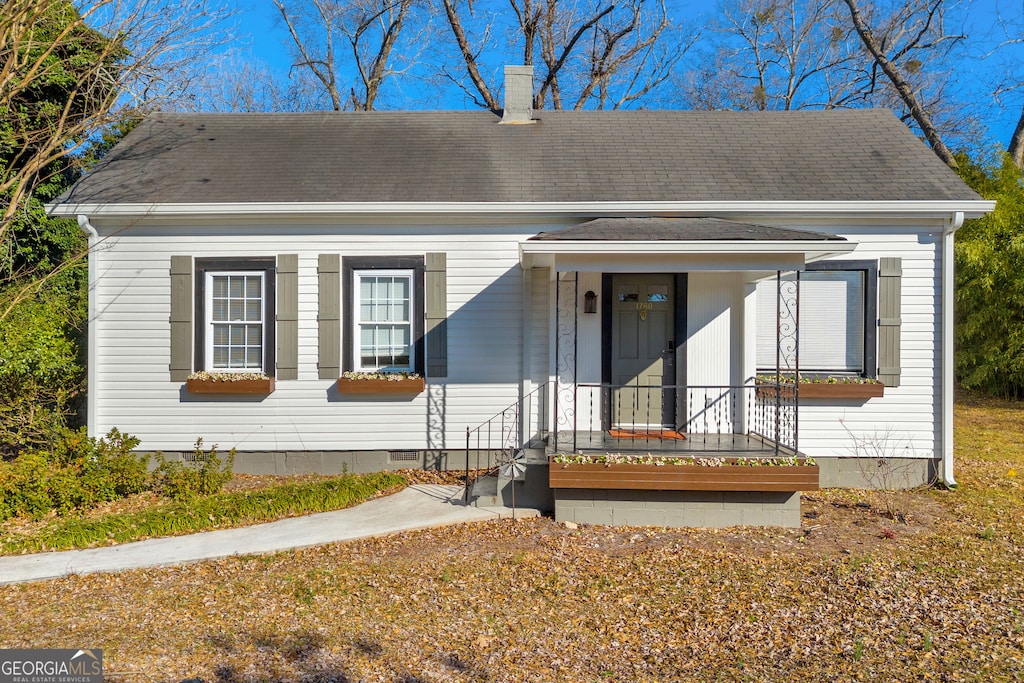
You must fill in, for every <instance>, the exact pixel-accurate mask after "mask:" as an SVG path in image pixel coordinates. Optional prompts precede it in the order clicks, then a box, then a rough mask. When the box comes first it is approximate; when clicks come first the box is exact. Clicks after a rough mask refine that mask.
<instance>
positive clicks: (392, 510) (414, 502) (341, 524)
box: [0, 484, 539, 584]
mask: <svg viewBox="0 0 1024 683" xmlns="http://www.w3.org/2000/svg"><path fill="white" fill-rule="evenodd" d="M462 491H463V489H462V487H461V486H444V485H435V484H418V485H415V486H410V487H408V488H405V489H403V490H401V491H399V492H398V493H396V494H395V495H393V496H387V497H386V498H377V499H375V500H371V501H369V502H366V503H363V504H362V505H357V506H355V507H351V508H347V509H345V510H337V511H335V512H321V513H318V514H315V515H307V516H305V517H292V518H290V519H282V520H279V521H277V522H269V523H267V524H257V525H254V526H247V527H240V528H238V529H223V530H220V531H206V532H202V533H196V534H190V535H188V536H175V537H173V538H155V539H152V540H148V541H137V542H135V543H125V544H123V545H117V546H110V547H107V548H92V549H89V550H68V551H63V552H54V553H39V554H35V555H14V556H10V557H0V584H5V583H21V582H25V581H39V580H42V579H54V578H58V577H61V576H68V575H70V574H91V573H94V572H114V571H120V570H124V569H141V568H144V567H164V566H168V565H175V564H184V563H187V562H197V561H199V560H209V559H214V558H218V557H229V556H231V555H250V554H258V553H273V552H278V551H281V550H291V549H293V548H305V547H308V546H313V545H320V544H324V543H336V542H338V541H348V540H352V539H355V538H365V537H368V536H384V535H387V534H393V533H396V532H399V531H409V530H411V529H425V528H428V527H436V526H444V525H447V524H459V523H462V522H478V521H484V520H489V519H500V518H508V517H511V516H512V509H511V508H478V507H466V506H465V505H463V504H462ZM515 514H516V517H517V518H524V517H536V516H537V515H538V514H539V512H538V511H537V510H531V509H523V508H517V509H516V511H515Z"/></svg>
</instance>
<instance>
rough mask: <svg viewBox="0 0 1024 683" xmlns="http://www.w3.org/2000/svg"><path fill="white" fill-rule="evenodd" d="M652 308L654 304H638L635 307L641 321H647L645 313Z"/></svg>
mask: <svg viewBox="0 0 1024 683" xmlns="http://www.w3.org/2000/svg"><path fill="white" fill-rule="evenodd" d="M652 308H654V304H652V303H645V302H638V303H637V305H636V310H638V311H640V319H641V320H647V311H649V310H651V309H652Z"/></svg>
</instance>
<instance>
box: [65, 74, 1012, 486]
mask: <svg viewBox="0 0 1024 683" xmlns="http://www.w3.org/2000/svg"><path fill="white" fill-rule="evenodd" d="M507 78H511V79H525V80H524V81H523V82H522V83H521V84H520V87H519V88H518V89H517V88H515V87H510V86H507V87H506V91H507V92H509V93H513V92H521V93H525V95H524V96H523V99H522V101H520V102H518V103H517V102H509V103H507V106H506V111H505V112H504V114H501V113H498V114H495V113H491V112H487V111H473V112H372V113H335V112H331V113H313V114H154V115H151V116H150V117H148V118H147V119H146V120H145V121H144V122H142V123H141V124H140V125H139V126H138V127H137V128H136V129H135V130H134V131H133V132H132V133H131V134H129V135H128V136H127V137H126V138H125V139H124V140H123V141H122V142H121V143H119V144H118V145H117V146H116V147H115V148H114V150H113V151H112V152H111V153H110V154H109V156H108V157H107V158H106V159H105V160H104V161H103V163H102V164H101V166H100V167H98V168H97V169H96V170H94V171H93V172H91V173H89V174H88V175H86V176H85V177H84V178H83V179H82V180H80V181H79V182H78V183H77V184H76V185H75V186H74V187H73V188H72V189H71V190H70V191H69V192H67V193H66V194H65V195H63V196H62V197H60V198H59V199H58V200H56V201H55V202H54V203H53V204H51V205H50V207H49V210H50V212H51V214H53V215H56V216H68V217H77V219H78V221H79V223H80V225H81V226H82V228H83V229H84V230H85V231H87V232H88V234H89V235H90V241H91V247H92V249H91V252H90V259H89V269H90V270H89V272H90V323H89V385H88V386H89V398H88V420H89V431H90V434H92V435H94V436H99V435H103V434H104V433H106V432H107V431H108V430H109V429H110V428H111V427H115V426H116V427H117V428H119V429H121V430H122V431H125V432H127V433H130V434H133V435H136V436H138V437H139V438H140V439H141V441H142V447H143V448H145V449H147V450H162V451H164V452H165V453H167V452H187V451H190V450H191V447H192V445H193V443H194V442H195V440H196V438H197V437H202V438H203V440H204V443H206V444H208V445H210V444H217V445H219V446H220V448H222V449H227V448H235V449H237V451H238V455H237V457H236V469H237V470H240V471H251V472H292V471H324V472H330V471H338V470H340V469H341V468H342V467H346V468H348V469H349V470H368V469H381V468H386V467H401V466H408V465H409V464H410V463H421V464H423V465H424V466H428V467H450V468H461V467H463V466H465V461H466V458H467V450H466V449H467V428H471V429H474V428H476V427H477V426H479V425H482V424H488V427H487V429H485V430H479V431H474V432H472V435H471V437H470V442H471V443H470V444H469V451H470V453H472V457H473V458H474V464H476V463H477V462H478V461H479V458H480V457H481V454H482V453H483V454H487V453H490V451H491V450H492V449H494V448H496V447H498V446H501V445H507V444H506V443H503V444H498V445H496V443H495V439H496V438H497V439H498V440H499V441H501V440H505V441H507V440H508V439H512V440H513V441H516V443H515V444H513V446H514V447H515V448H519V447H521V446H524V445H530V446H537V447H538V448H541V447H543V448H546V449H547V450H548V451H549V452H551V451H559V452H566V451H575V450H606V451H607V450H614V451H619V450H630V449H640V450H672V449H673V448H682V449H687V450H690V451H696V452H701V451H706V452H707V453H710V454H719V455H721V454H735V453H747V452H752V453H753V454H755V455H757V454H762V455H764V454H770V453H774V452H784V453H799V454H802V455H807V456H812V457H813V458H814V459H816V460H817V462H818V464H819V466H820V470H821V475H820V476H821V484H822V485H826V486H827V485H844V484H848V485H857V484H860V483H863V477H862V476H861V474H862V470H863V465H864V461H863V459H858V456H862V455H863V452H862V451H863V449H864V447H865V446H876V447H878V446H881V447H882V448H884V450H885V451H886V454H887V456H888V457H890V458H895V459H898V460H899V461H900V462H901V463H902V464H904V465H906V472H905V474H904V476H905V478H906V479H907V481H908V482H910V483H915V482H923V481H926V480H927V479H928V478H929V477H931V476H933V475H935V476H938V478H940V479H942V480H944V481H945V482H946V483H947V484H953V483H954V470H953V461H952V453H953V450H952V448H953V441H952V440H953V430H952V401H953V362H952V332H953V320H952V315H953V313H952V311H953V308H952V289H953V250H952V246H953V234H954V232H955V231H956V230H957V228H958V227H960V225H961V224H962V222H963V220H964V219H965V218H970V217H975V216H979V215H981V214H983V213H984V212H986V211H989V210H991V209H992V206H993V204H992V202H987V201H983V200H981V199H980V198H979V197H978V196H977V195H976V194H975V193H974V192H972V191H971V190H970V189H969V188H968V187H967V186H965V185H964V184H963V183H962V182H961V181H960V180H959V178H957V176H956V175H955V174H954V173H953V172H952V171H950V170H949V169H948V168H946V167H945V166H944V165H943V164H942V163H941V162H940V161H939V160H938V159H937V158H936V157H935V155H934V154H933V153H932V152H931V151H929V150H928V149H927V148H926V147H925V146H924V145H923V144H922V143H921V142H920V141H918V140H917V139H916V138H915V137H914V135H913V134H912V133H911V132H910V131H909V130H908V129H907V128H906V127H905V126H904V125H903V124H902V123H900V122H899V121H898V120H897V119H896V118H895V117H894V116H893V115H892V114H891V113H890V112H888V111H878V110H857V111H802V112H695V111H585V112H549V111H539V112H530V111H529V101H528V98H529V92H530V87H529V84H530V80H529V79H531V78H532V76H531V75H530V73H529V70H528V69H523V68H521V67H519V68H516V67H510V68H509V69H508V70H507ZM797 274H799V287H797ZM797 291H799V309H797V294H796V293H797ZM779 302H781V304H782V305H781V306H780V305H779ZM797 310H799V320H798V321H797ZM797 322H798V323H799V324H798V325H797ZM797 335H799V337H798V338H799V343H797V341H796V340H797ZM377 369H384V370H387V371H394V370H408V371H414V372H417V373H419V374H420V375H422V376H423V377H424V378H425V383H424V385H423V387H422V390H417V388H414V389H413V390H411V391H407V392H406V393H398V394H394V393H372V394H350V393H347V392H346V391H344V390H343V389H344V388H342V389H341V390H339V382H338V380H339V377H341V376H342V373H343V372H345V371H360V370H365V371H371V370H377ZM203 370H205V371H208V372H211V373H233V372H238V371H245V372H254V371H255V372H262V373H265V374H266V375H267V376H268V377H270V378H272V379H273V382H272V384H271V385H269V386H266V385H265V386H264V389H263V390H262V391H263V393H259V394H245V393H232V394H207V393H196V392H195V391H190V389H189V385H188V384H187V380H188V378H189V376H190V375H192V374H193V373H195V372H197V371H203ZM795 372H799V373H800V374H801V375H803V376H804V377H818V378H823V377H826V376H831V377H836V378H841V380H842V381H841V383H840V384H839V385H836V386H841V387H847V388H848V387H850V386H860V387H863V386H871V389H870V392H869V393H873V394H875V395H873V396H870V397H869V396H866V395H861V396H859V397H857V396H854V397H849V396H836V395H832V396H828V395H825V396H818V395H816V394H821V393H822V392H821V391H820V389H821V387H820V386H819V387H815V390H816V391H813V392H812V391H811V390H809V389H807V386H809V385H800V391H799V393H797V395H796V396H794V395H793V393H794V392H793V391H791V390H789V391H776V393H775V394H772V393H771V392H770V391H768V393H767V394H766V393H765V389H764V388H761V389H759V388H758V387H757V385H756V384H755V381H754V380H755V377H756V376H758V375H759V374H760V375H768V376H773V377H774V376H777V374H778V373H782V374H783V375H785V376H792V374H793V373H795ZM851 378H860V380H861V381H862V380H863V379H864V378H873V379H876V380H880V383H879V384H873V385H852V384H847V383H846V380H848V379H851ZM238 386H239V387H241V386H242V384H239V385H238ZM396 386H397V385H396ZM389 388H394V387H389ZM825 393H827V392H825ZM847 393H849V392H847ZM854 393H856V392H854ZM877 394H881V395H877ZM766 395H767V396H768V399H770V400H766ZM510 407H511V408H510ZM491 418H496V419H495V420H494V421H493V422H490V423H488V421H489V420H491ZM503 420H504V423H503ZM488 434H489V436H488ZM496 435H497V436H496ZM681 436H685V437H687V438H686V439H681V438H679V437H681ZM481 439H483V441H481ZM488 439H489V440H488ZM652 440H653V441H654V442H655V443H653V444H652Z"/></svg>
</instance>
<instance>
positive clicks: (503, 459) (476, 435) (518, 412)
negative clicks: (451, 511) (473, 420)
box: [465, 384, 550, 501]
mask: <svg viewBox="0 0 1024 683" xmlns="http://www.w3.org/2000/svg"><path fill="white" fill-rule="evenodd" d="M549 394H550V391H549V385H548V384H542V385H540V386H538V387H537V388H536V389H534V390H533V391H531V392H530V393H528V394H526V395H525V396H523V397H522V398H521V399H519V400H518V401H516V402H515V403H513V404H512V405H510V406H509V407H507V408H505V409H504V410H502V411H501V412H499V413H497V414H496V415H494V417H492V418H490V419H489V420H487V421H485V422H483V423H481V424H479V425H477V426H476V427H466V496H465V497H466V500H467V501H468V500H469V494H470V489H471V488H472V485H473V482H474V481H476V480H477V479H479V478H481V477H484V476H487V475H489V474H494V473H495V472H497V471H498V470H499V469H500V468H501V467H503V466H504V465H508V464H509V463H511V462H512V461H513V460H515V459H516V458H517V457H519V456H520V455H521V454H522V453H523V452H524V451H525V450H526V449H528V448H543V447H544V445H545V443H546V438H547V427H546V424H547V415H548V397H549ZM473 472H475V473H476V474H475V475H474V474H472V473H473Z"/></svg>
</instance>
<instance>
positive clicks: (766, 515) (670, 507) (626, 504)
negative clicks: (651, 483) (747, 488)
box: [554, 489, 800, 528]
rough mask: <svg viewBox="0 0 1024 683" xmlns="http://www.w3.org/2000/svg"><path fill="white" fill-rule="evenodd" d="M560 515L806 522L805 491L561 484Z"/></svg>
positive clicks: (673, 523)
mask: <svg viewBox="0 0 1024 683" xmlns="http://www.w3.org/2000/svg"><path fill="white" fill-rule="evenodd" d="M554 495H555V520H556V521H559V522H575V523H577V524H610V525H625V526H666V527H711V528H721V527H730V526H741V525H743V526H783V527H799V526H800V494H799V492H792V493H790V492H785V493H772V492H763V493H762V492H732V491H728V492H717V491H712V492H708V491H629V490H590V489H556V490H555V492H554Z"/></svg>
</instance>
